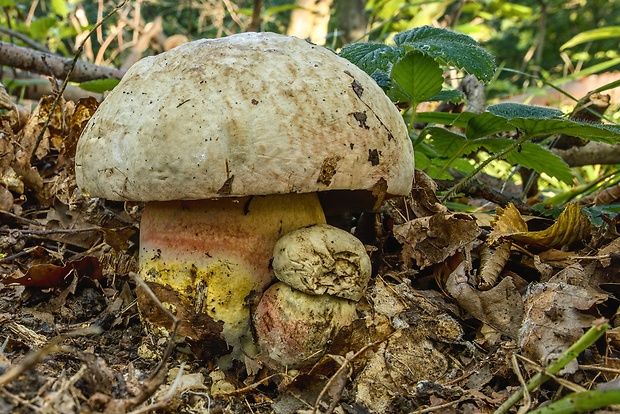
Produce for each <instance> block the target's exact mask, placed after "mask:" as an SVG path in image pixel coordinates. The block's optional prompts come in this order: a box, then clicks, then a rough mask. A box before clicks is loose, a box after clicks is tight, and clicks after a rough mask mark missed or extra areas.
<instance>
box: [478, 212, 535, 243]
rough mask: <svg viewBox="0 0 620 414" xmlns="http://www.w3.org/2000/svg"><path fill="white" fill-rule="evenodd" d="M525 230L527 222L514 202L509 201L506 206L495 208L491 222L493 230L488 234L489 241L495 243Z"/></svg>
mask: <svg viewBox="0 0 620 414" xmlns="http://www.w3.org/2000/svg"><path fill="white" fill-rule="evenodd" d="M525 232H527V224H525V220H523V217H522V216H521V213H520V212H519V210H517V208H516V207H515V206H514V204H512V203H510V204H508V205H507V206H506V208H501V207H498V208H497V216H496V219H495V221H494V222H493V230H492V231H491V233H490V234H489V238H488V241H489V243H495V242H497V241H498V240H499V239H501V238H504V237H508V236H511V235H513V234H520V233H525Z"/></svg>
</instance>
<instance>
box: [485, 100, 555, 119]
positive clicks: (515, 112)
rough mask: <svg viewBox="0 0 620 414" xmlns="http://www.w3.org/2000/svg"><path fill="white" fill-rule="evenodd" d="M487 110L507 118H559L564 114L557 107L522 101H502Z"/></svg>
mask: <svg viewBox="0 0 620 414" xmlns="http://www.w3.org/2000/svg"><path fill="white" fill-rule="evenodd" d="M487 111H489V112H490V113H492V114H494V115H497V116H501V117H502V118H505V119H513V118H537V119H546V118H557V117H559V116H562V115H564V113H563V112H562V111H560V110H559V109H555V108H548V107H545V106H534V105H524V104H520V103H513V102H507V103H500V104H495V105H490V106H489V107H488V108H487Z"/></svg>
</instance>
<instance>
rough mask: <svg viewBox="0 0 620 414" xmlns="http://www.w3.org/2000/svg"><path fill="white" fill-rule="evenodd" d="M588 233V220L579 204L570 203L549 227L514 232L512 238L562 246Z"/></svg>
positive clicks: (580, 238)
mask: <svg viewBox="0 0 620 414" xmlns="http://www.w3.org/2000/svg"><path fill="white" fill-rule="evenodd" d="M588 234H590V220H588V218H587V217H586V215H585V214H583V213H582V212H581V206H580V205H579V204H577V203H571V204H569V205H568V206H566V208H565V209H564V211H563V212H562V214H560V217H558V219H557V221H556V222H555V223H554V224H553V225H552V226H551V227H549V228H547V229H545V230H541V231H531V232H527V233H525V234H515V235H514V236H513V239H514V240H517V241H520V242H522V243H530V244H537V245H539V246H545V247H562V246H568V245H570V244H571V243H573V242H575V241H578V240H582V239H584V238H585V237H586V236H587V235H588Z"/></svg>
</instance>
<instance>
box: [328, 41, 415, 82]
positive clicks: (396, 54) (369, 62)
mask: <svg viewBox="0 0 620 414" xmlns="http://www.w3.org/2000/svg"><path fill="white" fill-rule="evenodd" d="M339 55H340V56H341V57H343V58H345V59H347V60H348V61H350V62H351V63H353V64H354V65H356V66H358V67H359V68H360V69H362V70H363V71H364V72H366V73H367V74H369V75H372V74H373V73H375V72H376V71H381V72H385V73H390V70H391V68H392V64H393V63H394V62H396V61H397V60H398V59H400V58H401V57H403V56H404V55H405V50H404V49H402V48H394V47H391V46H387V45H384V44H381V43H352V44H349V45H346V46H345V47H343V48H342V50H341V51H340V53H339Z"/></svg>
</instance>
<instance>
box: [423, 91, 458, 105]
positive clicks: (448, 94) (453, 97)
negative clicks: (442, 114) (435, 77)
mask: <svg viewBox="0 0 620 414" xmlns="http://www.w3.org/2000/svg"><path fill="white" fill-rule="evenodd" d="M464 99H465V94H463V92H461V91H459V90H458V89H444V90H442V91H441V92H439V93H438V94H437V95H435V96H433V97H432V98H428V99H427V101H432V102H450V103H459V102H463V100H464Z"/></svg>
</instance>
